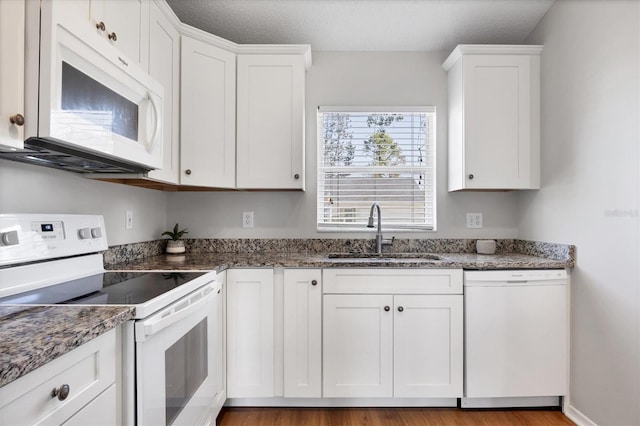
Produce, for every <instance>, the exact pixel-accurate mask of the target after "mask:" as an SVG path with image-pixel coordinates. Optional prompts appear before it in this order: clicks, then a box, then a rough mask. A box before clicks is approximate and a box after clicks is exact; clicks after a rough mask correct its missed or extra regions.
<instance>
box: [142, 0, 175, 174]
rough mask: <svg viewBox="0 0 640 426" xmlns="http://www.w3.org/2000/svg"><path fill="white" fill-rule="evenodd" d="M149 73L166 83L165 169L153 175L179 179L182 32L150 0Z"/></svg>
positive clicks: (156, 171) (164, 108)
mask: <svg viewBox="0 0 640 426" xmlns="http://www.w3.org/2000/svg"><path fill="white" fill-rule="evenodd" d="M148 61H149V74H150V75H151V77H153V78H154V79H156V80H157V81H158V82H159V83H160V84H162V86H163V87H164V105H163V109H162V111H163V113H164V118H163V121H162V122H163V129H162V140H163V160H162V169H160V170H153V171H151V172H149V178H151V179H154V180H159V181H162V182H168V183H174V184H176V183H178V182H179V174H180V121H179V119H180V33H178V29H177V28H176V25H174V23H172V22H171V21H170V20H169V18H167V16H166V15H165V14H164V13H163V12H162V11H161V10H160V7H159V6H158V5H157V4H156V3H155V2H150V10H149V48H148Z"/></svg>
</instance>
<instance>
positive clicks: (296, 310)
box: [283, 269, 322, 398]
mask: <svg viewBox="0 0 640 426" xmlns="http://www.w3.org/2000/svg"><path fill="white" fill-rule="evenodd" d="M283 323H284V397H285V398H320V397H321V396H322V271H321V270H320V269H285V271H284V321H283Z"/></svg>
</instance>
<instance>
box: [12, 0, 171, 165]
mask: <svg viewBox="0 0 640 426" xmlns="http://www.w3.org/2000/svg"><path fill="white" fill-rule="evenodd" d="M26 7H27V9H26V18H27V19H26V33H25V39H26V42H25V45H26V46H25V62H26V67H25V68H26V72H25V74H26V75H25V116H26V117H27V119H26V120H25V123H24V124H25V137H26V140H25V144H24V149H23V150H5V151H2V153H0V157H2V158H7V159H11V160H16V161H21V162H29V163H32V164H40V165H43V166H48V167H54V168H60V169H65V170H70V171H74V172H87V173H96V172H97V173H114V172H115V173H132V172H133V173H140V172H147V171H149V170H152V169H157V168H160V167H161V166H162V145H163V144H162V127H163V126H162V117H163V112H162V109H163V93H164V90H163V87H162V86H161V85H160V84H159V83H158V82H156V81H155V80H154V79H152V78H151V77H150V76H149V75H148V73H146V72H145V71H144V70H143V69H142V68H140V66H139V65H137V64H136V63H134V61H132V60H130V59H128V58H127V57H125V56H124V55H123V54H122V53H121V52H119V51H118V49H116V48H115V47H114V46H112V45H110V44H109V42H108V41H106V40H104V39H102V38H101V37H97V36H96V34H95V33H94V32H93V31H92V28H91V26H90V25H89V23H88V21H87V20H86V19H82V18H83V17H78V16H77V15H74V14H70V13H69V10H70V7H69V3H68V2H66V1H59V0H58V1H56V0H43V1H33V2H31V1H28V2H26ZM34 117H37V119H34Z"/></svg>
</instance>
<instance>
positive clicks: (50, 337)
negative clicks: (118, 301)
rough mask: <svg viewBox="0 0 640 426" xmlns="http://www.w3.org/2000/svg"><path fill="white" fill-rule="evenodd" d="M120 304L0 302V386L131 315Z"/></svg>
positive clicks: (107, 329) (128, 318) (103, 331)
mask: <svg viewBox="0 0 640 426" xmlns="http://www.w3.org/2000/svg"><path fill="white" fill-rule="evenodd" d="M134 313H135V308H133V307H123V306H116V307H113V306H68V305H65V306H62V305H57V306H8V305H7V306H0V387H2V386H4V385H6V384H7V383H10V382H11V381H13V380H15V379H17V378H19V377H22V376H24V375H25V374H27V373H29V372H31V371H32V370H35V369H36V368H38V367H41V366H42V365H44V364H46V363H47V362H49V361H52V360H53V359H55V358H57V357H59V356H60V355H64V354H65V353H67V352H69V351H71V350H73V349H75V348H77V347H78V346H80V345H82V344H84V343H86V342H88V341H89V340H91V339H93V338H94V337H98V336H99V335H101V334H103V333H105V332H107V331H109V330H111V329H113V328H115V327H116V326H118V325H119V324H121V323H123V322H125V321H128V320H130V319H132V318H133V316H134Z"/></svg>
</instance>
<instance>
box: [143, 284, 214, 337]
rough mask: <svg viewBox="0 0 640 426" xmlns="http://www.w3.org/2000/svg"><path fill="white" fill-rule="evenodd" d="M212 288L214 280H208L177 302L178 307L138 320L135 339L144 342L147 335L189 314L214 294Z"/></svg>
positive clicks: (151, 334)
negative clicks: (195, 292)
mask: <svg viewBox="0 0 640 426" xmlns="http://www.w3.org/2000/svg"><path fill="white" fill-rule="evenodd" d="M214 290H215V281H210V282H209V283H207V285H206V286H205V287H204V288H203V289H202V290H200V291H199V292H197V294H194V295H191V296H189V297H187V298H186V299H187V300H184V301H181V302H178V303H177V305H178V307H176V308H173V307H172V308H170V309H167V311H168V312H167V313H166V314H163V313H162V312H159V313H158V314H157V315H154V317H153V318H150V319H149V320H146V321H140V322H139V323H137V324H136V341H137V342H144V341H145V340H147V338H148V337H150V336H153V335H154V334H156V333H157V332H159V331H160V330H163V329H165V328H167V327H169V326H170V325H173V324H175V323H177V322H178V321H180V320H182V319H183V318H186V317H187V316H189V315H191V313H193V311H195V310H197V309H198V308H200V306H202V305H203V304H205V303H206V302H207V300H208V299H209V298H210V297H213V296H215V292H214Z"/></svg>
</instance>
